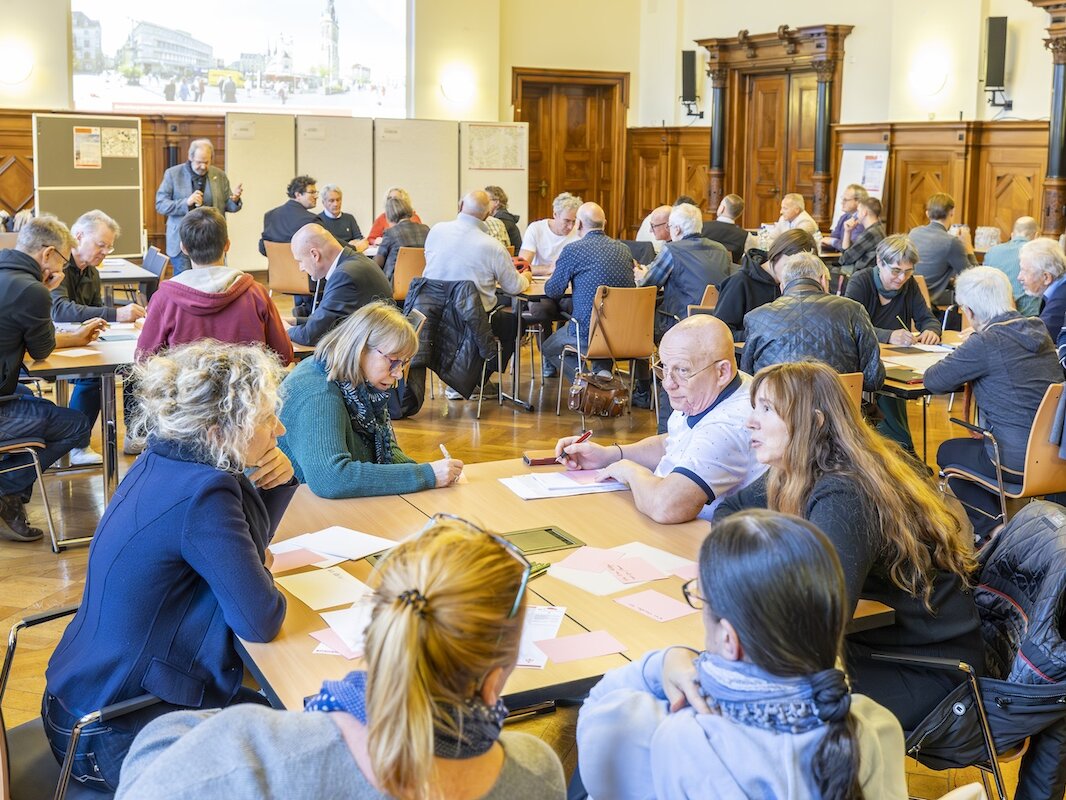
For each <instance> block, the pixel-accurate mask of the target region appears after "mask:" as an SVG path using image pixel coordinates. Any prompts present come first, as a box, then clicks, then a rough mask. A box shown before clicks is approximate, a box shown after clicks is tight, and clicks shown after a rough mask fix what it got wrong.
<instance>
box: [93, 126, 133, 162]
mask: <svg viewBox="0 0 1066 800" xmlns="http://www.w3.org/2000/svg"><path fill="white" fill-rule="evenodd" d="M100 146H101V149H102V150H103V154H104V158H136V157H137V155H138V151H139V145H138V143H137V129H136V128H101V129H100Z"/></svg>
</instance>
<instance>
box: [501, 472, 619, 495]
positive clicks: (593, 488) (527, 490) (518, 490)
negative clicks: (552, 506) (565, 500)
mask: <svg viewBox="0 0 1066 800" xmlns="http://www.w3.org/2000/svg"><path fill="white" fill-rule="evenodd" d="M500 483H502V484H503V485H504V486H506V487H507V488H508V489H510V490H511V491H512V492H514V493H515V494H516V495H518V496H519V497H521V498H522V499H523V500H542V499H544V498H545V497H572V496H574V495H579V494H599V493H600V492H621V491H628V489H629V487H628V486H626V485H625V484H624V483H618V484H615V483H598V484H591V485H589V486H577V487H575V488H574V489H545V488H544V486H542V485H541V484H540V482H539V481H537V479H536V477H535V476H533V475H515V476H514V477H513V478H500Z"/></svg>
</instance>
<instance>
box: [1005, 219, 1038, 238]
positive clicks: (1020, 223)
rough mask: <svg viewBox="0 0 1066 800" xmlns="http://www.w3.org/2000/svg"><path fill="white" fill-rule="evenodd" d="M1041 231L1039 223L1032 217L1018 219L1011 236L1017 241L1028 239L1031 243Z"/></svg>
mask: <svg viewBox="0 0 1066 800" xmlns="http://www.w3.org/2000/svg"><path fill="white" fill-rule="evenodd" d="M1039 230H1040V225H1039V223H1037V221H1036V220H1035V219H1033V218H1032V217H1018V219H1016V220H1015V221H1014V230H1013V231H1011V236H1012V237H1013V238H1015V239H1026V240H1027V241H1030V242H1031V241H1033V239H1035V238H1036V234H1037V231H1039Z"/></svg>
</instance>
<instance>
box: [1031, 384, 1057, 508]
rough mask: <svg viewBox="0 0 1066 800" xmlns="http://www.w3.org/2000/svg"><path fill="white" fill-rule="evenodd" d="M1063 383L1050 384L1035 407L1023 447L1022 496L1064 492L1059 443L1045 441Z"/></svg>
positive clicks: (1049, 435) (1049, 436)
mask: <svg viewBox="0 0 1066 800" xmlns="http://www.w3.org/2000/svg"><path fill="white" fill-rule="evenodd" d="M1064 385H1066V384H1062V383H1053V384H1051V385H1050V386H1049V387H1048V388H1047V391H1046V392H1045V393H1044V399H1043V400H1041V401H1040V407H1039V408H1037V410H1036V417H1035V418H1034V419H1033V427H1032V428H1031V429H1030V431H1029V443H1028V445H1026V448H1025V473H1024V477H1023V478H1022V496H1023V497H1037V496H1039V495H1045V494H1055V493H1057V492H1062V491H1066V461H1063V460H1062V459H1061V458H1059V446H1058V445H1057V444H1052V443H1051V442H1050V441H1049V439H1050V438H1051V427H1052V425H1053V424H1054V421H1055V411H1056V410H1057V409H1058V407H1059V401H1060V400H1061V399H1062V389H1063V386H1064Z"/></svg>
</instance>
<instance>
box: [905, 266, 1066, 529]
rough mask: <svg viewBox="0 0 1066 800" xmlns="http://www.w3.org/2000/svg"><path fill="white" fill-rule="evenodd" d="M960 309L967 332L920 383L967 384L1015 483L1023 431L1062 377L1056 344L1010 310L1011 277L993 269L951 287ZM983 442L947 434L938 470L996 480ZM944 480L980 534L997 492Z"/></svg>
mask: <svg viewBox="0 0 1066 800" xmlns="http://www.w3.org/2000/svg"><path fill="white" fill-rule="evenodd" d="M955 298H956V302H958V304H959V306H960V307H961V308H962V309H963V310H964V311H966V312H968V313H969V314H970V316H971V317H972V319H973V329H974V332H973V334H972V335H971V336H970V337H969V338H968V339H967V340H966V341H965V342H964V343H963V344H962V345H961V346H960V347H959V348H958V349H956V350H955V351H954V352H953V353H951V354H950V355H948V356H947V358H945V359H944V360H943V361H941V362H940V363H939V364H934V365H933V366H931V367H929V369H927V370H926V371H925V388H926V389H928V390H929V391H930V392H931V393H933V394H945V393H947V392H954V391H956V390H958V389H961V388H962V386H963V385H964V384H966V383H971V384H972V385H973V396H974V400H975V401H976V403H977V407H978V408H980V409H981V417H980V424H981V426H982V427H983V428H985V429H986V430H988V431H991V433H992V434H993V435H994V436H995V437H996V441H997V442H998V443H999V452H1000V457H1001V459H1002V465H1003V480H1004V481H1005V482H1007V483H1020V482H1021V471H1022V469H1023V467H1024V466H1025V451H1026V447H1027V445H1028V442H1029V431H1030V429H1031V428H1032V427H1033V419H1034V418H1035V417H1036V410H1037V408H1039V406H1040V401H1041V400H1043V399H1044V393H1045V392H1047V388H1048V386H1050V385H1051V384H1052V383H1059V382H1061V381H1062V367H1061V366H1059V362H1058V358H1057V357H1056V355H1055V345H1054V344H1053V343H1052V341H1051V337H1050V336H1048V332H1047V328H1046V327H1045V326H1044V323H1043V322H1041V321H1040V318H1039V317H1023V316H1022V315H1021V314H1019V313H1018V312H1017V310H1016V309H1015V307H1014V290H1013V287H1012V286H1011V283H1010V279H1009V278H1008V277H1007V276H1006V275H1005V274H1004V273H1003V272H1001V271H1000V270H998V269H995V268H994V267H974V268H972V269H968V270H966V272H964V273H963V274H962V275H960V276H959V279H958V281H957V282H956V284H955ZM994 457H995V452H994V450H993V448H992V445H991V443H990V442H988V441H986V440H984V439H972V438H970V437H969V436H965V437H963V438H959V439H948V440H947V441H946V442H944V443H943V444H942V445H940V449H939V450H938V451H937V454H936V462H937V464H938V465H939V466H940V467H941V468H944V467H947V466H951V465H957V466H961V467H964V468H966V469H969V470H973V471H976V472H977V473H979V474H981V475H985V476H987V477H988V478H989V479H990V480H991V482H992V483H993V484H995V482H996V468H995V464H994V462H993V460H992V459H993V458H994ZM948 485H949V486H950V487H951V491H952V492H953V493H954V494H955V496H956V497H957V498H959V500H961V501H962V504H963V505H964V506H965V507H966V513H967V515H968V516H969V517H970V521H971V522H972V523H973V527H974V533H975V534H976V535H977V537H978V538H979V539H983V538H985V537H987V536H988V535H990V534H991V533H992V532H993V530H994V529H995V527H996V526H997V525H998V524H999V523H1001V522H1003V520H1002V519H1000V515H1001V509H1000V506H999V495H998V493H994V492H990V491H988V490H986V489H984V488H982V487H981V486H979V485H978V484H976V483H972V482H970V481H963V480H957V479H955V480H949V481H948Z"/></svg>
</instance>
